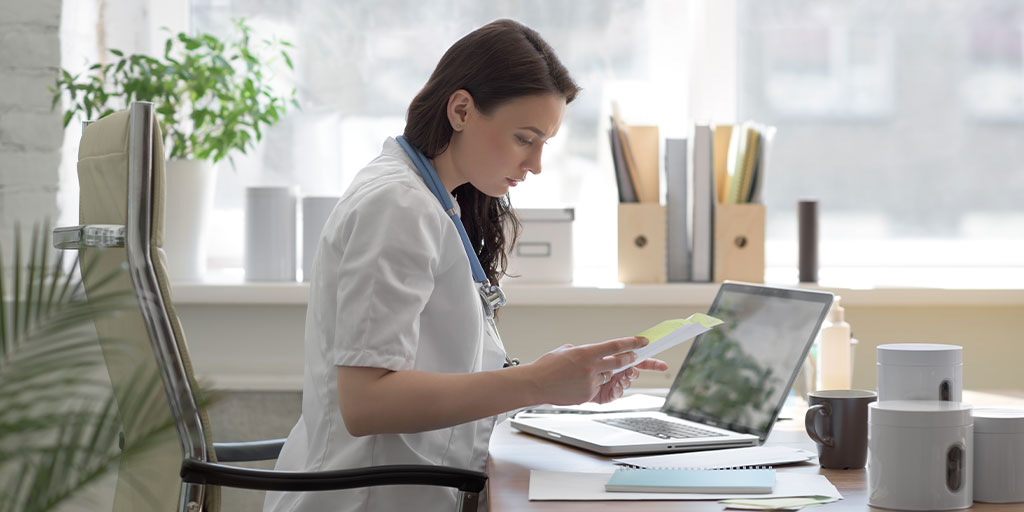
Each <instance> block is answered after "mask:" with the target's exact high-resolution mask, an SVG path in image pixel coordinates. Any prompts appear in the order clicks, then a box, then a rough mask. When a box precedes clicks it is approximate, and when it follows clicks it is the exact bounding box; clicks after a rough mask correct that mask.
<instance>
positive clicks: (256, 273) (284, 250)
mask: <svg viewBox="0 0 1024 512" xmlns="http://www.w3.org/2000/svg"><path fill="white" fill-rule="evenodd" d="M297 190H298V189H297V188H296V187H248V188H246V190H245V279H246V281H295V273H296V271H297V270H298V269H297V266H296V262H295V253H296V251H295V238H296V236H295V231H296V229H295V228H296V226H295V225H296V215H297V213H296V212H297V206H296V198H295V196H296V192H297Z"/></svg>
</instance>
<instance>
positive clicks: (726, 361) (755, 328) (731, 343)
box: [512, 282, 832, 455]
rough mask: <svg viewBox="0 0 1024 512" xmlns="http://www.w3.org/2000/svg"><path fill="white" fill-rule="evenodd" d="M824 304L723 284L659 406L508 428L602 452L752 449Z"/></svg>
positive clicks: (801, 294)
mask: <svg viewBox="0 0 1024 512" xmlns="http://www.w3.org/2000/svg"><path fill="white" fill-rule="evenodd" d="M831 306H832V294H831V293H828V292H820V291H810V290H795V289H789V288H777V287H771V286H762V285H752V284H744V283H731V282H726V283H724V284H722V286H721V287H720V288H719V290H718V294H717V295H716V296H715V300H714V302H712V303H711V309H710V310H709V311H708V314H709V315H711V316H713V317H716V318H719V319H721V320H723V322H724V323H723V324H722V325H719V326H718V327H716V328H715V329H712V330H710V331H708V332H706V333H704V334H701V335H700V336H698V337H697V338H696V339H694V341H693V343H692V344H691V345H690V351H689V353H688V354H687V355H686V360H684V361H683V365H682V367H681V368H679V373H678V374H676V379H675V382H674V383H673V384H672V387H671V388H670V389H669V392H668V395H667V396H666V398H665V404H664V405H663V406H662V407H661V410H660V411H648V412H619V413H602V414H587V415H572V414H557V415H551V416H541V417H524V418H514V419H513V420H512V427H514V428H516V429H517V430H519V431H522V432H525V433H528V434H533V435H535V436H539V437H543V438H545V439H550V440H553V441H558V442H560V443H565V444H568V445H572V446H576V447H578V448H583V449H585V450H589V451H592V452H596V453H600V454H603V455H623V454H641V453H668V452H682V451H696V450H708V449H718V448H738V447H743V446H757V445H758V444H760V443H762V442H764V440H765V439H766V438H767V437H768V434H769V433H770V432H771V430H772V427H773V426H774V425H775V421H776V419H778V416H779V411H781V410H782V405H783V403H784V402H785V401H786V395H788V394H789V390H790V387H791V386H792V385H793V380H794V379H795V378H796V375H797V373H798V372H799V371H800V367H801V366H802V364H803V362H804V360H805V359H806V358H807V352H808V351H809V350H810V348H811V345H812V344H813V343H814V338H815V336H817V334H818V329H820V328H821V324H822V321H824V319H825V316H826V315H827V314H828V310H829V308H830V307H831Z"/></svg>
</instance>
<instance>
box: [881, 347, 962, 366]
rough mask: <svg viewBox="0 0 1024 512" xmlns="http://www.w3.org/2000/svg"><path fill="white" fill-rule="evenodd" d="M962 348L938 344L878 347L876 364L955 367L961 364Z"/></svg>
mask: <svg viewBox="0 0 1024 512" xmlns="http://www.w3.org/2000/svg"><path fill="white" fill-rule="evenodd" d="M963 351H964V350H963V347H960V346H959V345H942V344H939V343H892V344H888V345H879V346H878V364H891V365H896V366H955V365H958V364H962V363H963Z"/></svg>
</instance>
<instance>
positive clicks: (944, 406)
mask: <svg viewBox="0 0 1024 512" xmlns="http://www.w3.org/2000/svg"><path fill="white" fill-rule="evenodd" d="M868 423H871V424H872V425H887V426H890V427H926V428H941V427H964V426H967V425H970V424H971V404H965V403H963V402H945V401H939V400H884V401H881V402H872V403H870V404H868Z"/></svg>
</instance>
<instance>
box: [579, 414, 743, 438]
mask: <svg viewBox="0 0 1024 512" xmlns="http://www.w3.org/2000/svg"><path fill="white" fill-rule="evenodd" d="M595 421H598V422H601V423H604V424H605V425H611V426H613V427H619V428H624V429H626V430H632V431H633V432H639V433H641V434H646V435H649V436H654V437H657V438H658V439H688V438H691V437H719V436H724V435H725V434H721V433H719V432H712V431H710V430H704V429H702V428H698V427H692V426H689V425H683V424H680V423H673V422H671V421H665V420H659V419H657V418H608V419H600V420H595Z"/></svg>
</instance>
